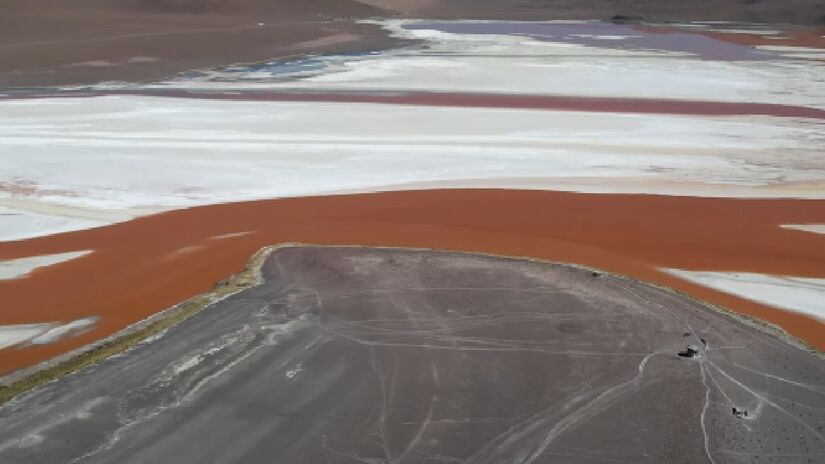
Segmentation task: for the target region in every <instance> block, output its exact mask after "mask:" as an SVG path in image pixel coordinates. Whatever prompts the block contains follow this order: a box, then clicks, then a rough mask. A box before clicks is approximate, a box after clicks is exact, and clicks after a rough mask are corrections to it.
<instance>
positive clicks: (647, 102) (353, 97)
mask: <svg viewBox="0 0 825 464" xmlns="http://www.w3.org/2000/svg"><path fill="white" fill-rule="evenodd" d="M112 95H133V96H148V97H164V98H188V99H204V100H234V101H268V102H333V103H374V104H388V105H415V106H447V107H463V108H508V109H528V110H555V111H586V112H595V113H635V114H672V115H685V116H747V115H753V116H776V117H788V118H811V119H825V110H821V109H818V108H811V107H806V106H794V105H781V104H774V103H747V102H724V101H702V100H671V99H647V98H620V97H614V98H607V97H585V96H563V95H529V94H523V95H515V94H495V93H460V92H376V93H370V92H345V91H344V92H317V91H312V92H300V91H227V92H222V91H197V90H177V89H170V90H164V89H157V90H154V89H153V90H137V91H131V90H130V91H99V92H85V91H84V92H49V93H11V94H6V95H2V94H0V101H3V100H31V99H41V98H48V99H55V98H94V97H104V96H112Z"/></svg>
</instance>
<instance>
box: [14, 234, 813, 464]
mask: <svg viewBox="0 0 825 464" xmlns="http://www.w3.org/2000/svg"><path fill="white" fill-rule="evenodd" d="M262 276H263V279H264V283H263V284H261V285H257V286H254V287H250V288H247V289H245V290H242V291H241V292H239V293H236V294H234V295H232V296H230V297H228V298H226V299H224V300H222V301H219V302H217V303H215V304H213V305H211V306H209V307H208V308H207V309H205V310H204V311H201V312H199V313H198V314H196V315H194V316H193V317H191V318H189V319H187V320H185V321H183V322H181V323H180V324H178V325H176V326H174V327H172V328H170V329H168V330H167V331H166V332H165V333H163V335H161V336H159V337H155V339H153V340H149V341H145V342H143V343H140V344H137V345H135V346H134V347H133V348H132V349H130V350H129V351H127V352H126V353H124V354H122V355H120V356H117V357H112V358H109V359H106V360H105V361H102V362H100V363H98V364H96V365H93V366H91V367H87V368H86V369H84V370H82V371H80V372H77V373H75V374H72V375H69V376H66V377H64V378H62V379H60V380H57V381H54V382H51V383H49V384H47V385H44V386H42V387H39V388H37V389H35V390H33V391H31V392H30V393H27V394H25V395H23V396H21V397H18V398H17V399H15V400H13V401H11V402H9V403H7V404H6V405H5V406H3V408H1V409H0V462H14V463H34V462H38V463H67V462H84V463H111V462H117V463H137V462H175V463H183V464H186V463H201V462H210V463H247V462H248V463H257V462H282V463H313V464H314V463H349V462H353V463H357V462H362V463H390V462H393V463H424V462H440V463H452V462H467V463H502V462H517V463H550V462H565V463H591V462H633V463H644V462H650V463H662V462H667V463H701V462H712V463H714V464H722V463H752V462H766V463H767V462H782V463H815V462H821V456H822V455H823V454H825V361H823V360H822V359H821V358H819V357H817V356H815V355H813V354H811V353H808V352H806V351H803V350H800V349H798V348H796V347H794V346H791V345H789V344H787V343H785V342H784V341H782V340H780V339H777V338H775V337H773V336H771V335H769V334H767V333H765V332H763V331H760V330H756V329H754V328H752V327H750V326H748V325H746V324H744V323H742V322H741V321H739V320H737V319H734V318H731V317H729V316H727V315H725V314H723V313H720V312H717V311H714V310H712V309H709V308H708V307H706V306H704V305H702V304H700V303H697V302H694V301H692V300H690V299H687V298H685V297H682V296H680V295H677V294H674V293H672V292H669V291H666V290H663V289H659V288H655V287H652V286H649V285H645V284H640V283H637V282H633V281H631V280H629V279H626V278H622V277H617V276H611V275H608V274H603V273H598V272H594V271H592V270H587V269H581V268H575V267H570V266H565V265H559V264H551V263H542V262H535V261H529V260H519V259H509V258H497V257H491V256H482V255H473V254H462V253H449V252H435V251H421V250H402V249H370V248H355V247H313V246H294V247H287V248H280V249H278V250H277V251H275V252H273V253H272V254H271V255H270V256H269V257H268V258H267V260H266V261H265V262H264V264H263V269H262ZM688 346H690V347H691V348H690V349H688ZM680 352H682V353H683V355H682V356H679V353H680ZM685 353H688V354H689V355H685Z"/></svg>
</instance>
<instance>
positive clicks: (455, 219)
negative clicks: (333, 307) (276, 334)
mask: <svg viewBox="0 0 825 464" xmlns="http://www.w3.org/2000/svg"><path fill="white" fill-rule="evenodd" d="M794 223H797V224H798V223H825V201H821V200H785V199H782V200H761V199H760V200H754V199H747V200H745V199H711V198H693V197H669V196H652V195H603V194H581V193H565V192H550V191H523V190H495V189H483V190H482V189H479V190H473V189H455V190H449V189H448V190H422V191H404V192H385V193H375V194H358V195H340V196H324V197H306V198H289V199H277V200H265V201H252V202H243V203H232V204H222V205H212V206H203V207H197V208H191V209H184V210H177V211H172V212H167V213H162V214H158V215H153V216H147V217H143V218H139V219H135V220H133V221H129V222H125V223H120V224H115V225H111V226H107V227H101V228H96V229H89V230H84V231H77V232H70V233H64V234H58V235H52V236H47V237H41V238H35V239H29V240H22V241H17V242H5V243H0V259H14V258H21V257H25V256H32V255H41V254H52V253H59V252H65V251H74V250H87V249H93V250H95V252H94V253H92V254H90V255H87V256H84V257H81V258H78V259H75V260H71V261H68V262H65V263H61V264H57V265H54V266H50V267H46V268H42V269H39V270H36V271H35V272H34V273H33V274H32V275H31V276H30V277H28V278H25V279H17V280H7V281H2V282H0V295H2V308H3V312H2V316H0V317H1V319H0V324H17V323H31V322H43V321H53V320H63V321H68V320H74V319H77V318H80V317H85V316H90V315H99V316H100V317H101V319H100V322H99V324H98V326H97V328H96V329H95V330H93V331H91V332H89V333H86V334H84V335H81V336H78V337H76V338H71V339H67V340H63V341H60V342H58V343H55V344H52V345H42V346H34V347H26V348H11V349H5V350H0V372H9V371H12V370H15V369H19V368H22V367H26V366H29V365H33V364H35V363H37V362H39V361H43V360H45V359H48V358H50V357H53V356H55V355H58V354H61V353H64V352H66V351H68V350H71V349H74V348H76V347H79V346H81V345H84V344H87V343H90V342H92V341H94V340H96V339H99V338H101V337H104V336H106V335H109V334H112V333H114V332H115V331H117V330H119V329H121V328H123V327H125V326H127V325H129V324H131V323H134V322H136V321H138V320H140V319H143V318H145V317H147V316H149V315H151V314H153V313H155V312H157V311H159V310H162V309H164V308H167V307H169V306H171V305H174V304H175V303H178V302H180V301H182V300H184V299H186V298H188V297H190V296H193V295H195V294H198V293H201V292H204V291H207V290H209V289H211V288H212V287H213V286H214V285H215V283H216V282H218V281H220V280H221V279H223V278H225V277H227V276H228V275H229V274H231V273H233V272H236V271H238V270H240V269H242V268H243V266H244V264H245V263H246V261H247V260H248V259H249V257H250V255H251V254H252V253H253V252H255V251H256V250H257V249H259V248H261V247H262V246H265V245H269V244H277V243H282V242H306V243H317V244H352V245H356V244H357V245H369V246H399V247H423V248H434V249H447V250H466V251H474V252H486V253H494V254H501V255H510V256H528V257H535V258H541V259H547V260H553V261H562V262H569V263H576V264H581V265H585V266H592V267H596V268H600V269H603V270H606V271H610V272H616V273H620V274H625V275H629V276H632V277H635V278H637V279H641V280H644V281H648V282H653V283H656V284H659V285H664V286H667V287H671V288H675V289H677V290H680V291H683V292H686V293H688V294H690V295H693V296H694V297H696V298H699V299H702V300H705V301H709V302H711V303H715V304H717V305H721V306H724V307H727V308H730V309H732V310H734V311H737V312H740V313H745V314H749V315H752V316H755V317H757V318H760V319H763V320H767V321H770V322H773V323H775V324H777V325H779V326H781V327H783V328H784V329H786V330H787V331H788V332H790V333H792V334H793V335H795V336H797V337H799V338H801V339H803V340H805V341H806V342H807V343H809V344H811V345H813V346H816V347H818V348H820V349H825V325H823V324H821V323H818V322H816V321H815V320H813V319H810V318H808V317H805V316H802V315H798V314H794V313H790V312H786V311H782V310H778V309H775V308H771V307H768V306H766V305H762V304H759V303H755V302H752V301H748V300H744V299H741V298H737V297H735V296H731V295H727V294H724V293H721V292H717V291H714V290H711V289H707V288H704V287H701V286H698V285H694V284H691V283H689V282H686V281H684V280H681V279H678V278H676V277H673V276H670V275H668V274H665V273H663V272H661V271H658V270H657V268H660V267H672V268H681V269H691V270H709V271H747V272H757V273H766V274H788V275H796V276H807V277H825V235H818V234H813V233H807V232H802V231H796V230H789V229H783V228H780V227H779V225H780V224H794ZM247 231H249V232H251V233H249V234H246V235H242V236H234V237H232V236H230V237H226V238H220V239H217V238H214V237H217V236H221V235H225V234H231V233H236V232H247Z"/></svg>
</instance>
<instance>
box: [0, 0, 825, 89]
mask: <svg viewBox="0 0 825 464" xmlns="http://www.w3.org/2000/svg"><path fill="white" fill-rule="evenodd" d="M617 14H620V15H621V14H624V15H629V16H638V15H641V16H645V17H647V18H648V19H649V20H652V21H674V20H677V21H689V20H733V21H749V22H767V23H791V24H807V25H811V24H820V25H821V24H822V21H823V18H822V15H823V12H822V10H821V4H820V2H819V1H818V0H793V1H786V2H745V3H742V2H736V1H734V0H712V1H710V2H704V3H703V6H702V8H696V7H695V6H694V5H688V4H685V2H682V1H678V0H669V1H638V0H622V1H619V2H616V1H607V0H587V1H580V0H575V1H573V0H561V1H559V0H484V1H481V2H479V1H475V0H473V1H470V0H434V1H429V0H365V1H360V2H359V1H355V0H313V1H308V2H294V1H291V0H223V1H218V0H135V1H130V0H75V1H72V2H71V6H68V5H67V3H66V2H65V1H63V0H7V1H5V2H3V5H2V6H0V86H1V87H38V86H54V85H72V84H92V83H97V82H101V81H130V82H134V81H145V80H149V79H158V78H161V77H166V76H170V75H173V74H175V73H179V72H183V71H188V70H192V69H200V68H207V67H215V66H220V65H228V64H233V63H244V62H255V61H262V60H268V59H272V58H276V57H284V56H291V55H302V54H314V53H322V52H332V51H352V50H369V49H377V48H384V47H387V46H390V45H391V44H393V43H395V42H394V41H393V40H391V39H389V38H388V37H387V36H386V34H384V33H383V32H381V31H380V30H379V29H378V28H376V27H373V26H365V25H359V24H355V23H354V21H353V20H354V19H358V18H374V17H382V18H386V17H395V16H398V15H401V16H407V17H427V18H442V19H458V18H485V19H494V18H512V19H521V20H525V19H527V20H548V19H608V18H610V17H612V16H614V15H617ZM804 34H808V33H803V35H804ZM808 35H810V36H812V37H814V36H816V35H817V33H811V34H808ZM819 35H821V34H819ZM805 43H808V42H805Z"/></svg>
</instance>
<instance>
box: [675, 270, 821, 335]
mask: <svg viewBox="0 0 825 464" xmlns="http://www.w3.org/2000/svg"><path fill="white" fill-rule="evenodd" d="M667 272H669V273H671V274H673V275H675V276H677V277H681V278H683V279H686V280H689V281H691V282H696V283H698V284H700V285H705V286H708V287H711V288H714V289H717V290H721V291H723V292H728V293H731V294H733V295H736V296H739V297H742V298H746V299H749V300H754V301H759V302H762V303H765V304H769V305H771V306H775V307H778V308H784V309H787V310H790V311H795V312H799V313H802V314H806V315H809V316H813V317H815V318H817V319H819V320H820V321H823V322H825V279H818V278H805V277H793V276H772V275H764V274H755V273H750V272H708V271H685V270H682V269H667Z"/></svg>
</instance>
